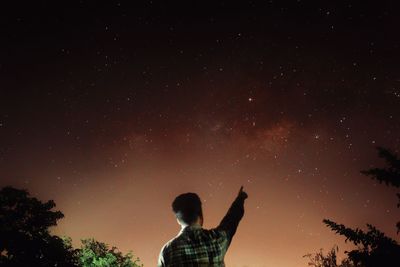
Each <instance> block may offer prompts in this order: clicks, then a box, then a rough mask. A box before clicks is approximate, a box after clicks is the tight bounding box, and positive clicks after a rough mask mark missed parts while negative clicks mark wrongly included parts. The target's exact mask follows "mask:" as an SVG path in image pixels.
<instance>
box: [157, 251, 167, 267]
mask: <svg viewBox="0 0 400 267" xmlns="http://www.w3.org/2000/svg"><path fill="white" fill-rule="evenodd" d="M164 248H165V246H164V247H163V248H162V249H161V251H160V255H159V256H158V261H157V267H166V265H165V259H164Z"/></svg>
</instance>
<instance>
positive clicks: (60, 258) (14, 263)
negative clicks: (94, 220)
mask: <svg viewBox="0 0 400 267" xmlns="http://www.w3.org/2000/svg"><path fill="white" fill-rule="evenodd" d="M55 206H56V204H55V203H54V201H53V200H49V201H47V202H45V203H42V202H41V201H39V200H38V199H36V198H34V197H31V196H29V193H28V192H27V191H26V190H20V189H15V188H13V187H4V188H2V189H1V190H0V266H7V267H21V266H30V267H50V266H51V267H54V266H57V267H141V266H142V265H140V264H139V259H138V258H136V259H135V260H133V259H132V258H133V255H132V253H128V254H126V255H124V254H122V253H121V252H119V251H118V249H117V248H116V247H112V248H111V249H110V248H109V247H108V245H106V244H105V243H102V242H99V241H96V240H94V239H85V240H82V246H81V248H79V249H74V248H73V246H72V240H71V238H69V237H64V238H60V237H58V236H55V235H51V234H50V231H49V228H50V227H52V226H56V225H57V221H58V220H60V219H62V218H63V217H64V215H63V214H62V212H61V211H53V210H52V209H53V208H55Z"/></svg>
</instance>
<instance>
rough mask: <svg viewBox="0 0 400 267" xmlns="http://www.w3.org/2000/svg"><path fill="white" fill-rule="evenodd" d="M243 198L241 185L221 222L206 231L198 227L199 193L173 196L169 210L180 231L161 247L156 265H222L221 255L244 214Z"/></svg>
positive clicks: (201, 215) (201, 217)
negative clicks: (174, 217) (171, 211)
mask: <svg viewBox="0 0 400 267" xmlns="http://www.w3.org/2000/svg"><path fill="white" fill-rule="evenodd" d="M247 197H248V195H247V193H246V192H244V191H243V186H242V187H241V188H240V190H239V194H238V195H237V197H236V199H235V200H234V201H233V203H232V205H231V207H230V208H229V210H228V212H227V214H226V215H225V217H224V218H223V219H222V221H221V223H220V224H219V225H218V226H217V227H216V228H213V229H210V230H206V229H203V228H202V226H203V212H202V209H201V200H200V198H199V196H198V195H197V194H195V193H185V194H181V195H179V196H177V197H176V198H175V200H174V202H173V203H172V210H173V211H174V213H175V215H176V218H177V222H178V224H180V225H181V231H180V232H179V234H178V235H177V236H176V237H175V238H173V239H172V240H170V241H168V242H167V243H166V244H165V245H164V246H163V247H162V249H161V252H160V255H159V258H158V264H157V266H158V267H172V266H174V267H177V266H185V267H192V266H193V267H194V266H225V264H224V256H225V253H226V251H227V250H228V247H229V245H230V243H231V241H232V237H233V236H234V235H235V233H236V229H237V227H238V225H239V222H240V220H241V219H242V217H243V215H244V201H245V199H246V198H247Z"/></svg>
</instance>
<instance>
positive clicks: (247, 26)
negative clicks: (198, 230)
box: [0, 1, 400, 267]
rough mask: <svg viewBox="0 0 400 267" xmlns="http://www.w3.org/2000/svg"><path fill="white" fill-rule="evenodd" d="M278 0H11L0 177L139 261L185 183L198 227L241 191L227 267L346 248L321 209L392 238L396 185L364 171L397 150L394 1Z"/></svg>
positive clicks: (67, 230) (0, 71)
mask: <svg viewBox="0 0 400 267" xmlns="http://www.w3.org/2000/svg"><path fill="white" fill-rule="evenodd" d="M283 2H284V1H279V3H278V1H277V2H276V3H275V2H273V1H270V2H268V3H264V4H254V3H247V4H245V5H244V6H231V5H229V4H227V3H225V4H224V3H216V2H215V1H214V3H212V4H206V3H202V4H193V6H191V5H189V4H186V5H184V6H182V5H179V6H178V5H176V6H166V5H157V4H155V3H150V2H149V3H147V4H143V5H141V6H136V7H133V6H129V5H127V4H125V3H123V2H110V3H109V4H107V5H102V4H98V3H95V2H92V1H80V2H79V3H77V4H74V3H66V4H64V6H61V5H60V6H56V4H53V3H45V4H40V5H39V4H37V5H33V4H30V5H32V6H28V5H26V6H23V7H13V6H9V7H5V8H4V9H3V10H2V11H1V13H2V14H1V16H0V17H1V19H0V21H1V24H2V37H1V39H2V41H1V44H0V46H1V62H0V80H1V85H0V86H1V89H0V90H1V96H0V170H1V177H0V179H1V180H0V185H1V186H4V185H13V186H15V187H19V188H26V189H28V190H29V192H30V193H31V194H32V195H34V196H37V197H39V198H40V199H42V200H46V199H54V200H55V202H56V203H57V208H58V209H60V210H61V211H62V212H63V213H64V214H65V218H64V219H63V220H62V221H60V223H59V226H58V227H57V228H55V229H54V232H55V233H57V234H60V235H68V236H71V237H72V238H73V240H74V243H75V244H76V245H77V244H78V241H79V239H81V238H85V237H95V238H96V239H99V240H102V241H104V242H107V243H109V244H113V245H116V246H117V247H119V248H120V249H122V250H123V251H128V250H132V251H133V252H134V254H135V255H137V256H139V257H140V258H141V259H142V261H143V263H144V264H145V266H151V265H155V263H156V258H157V256H158V253H159V250H160V248H161V246H162V245H163V244H164V243H165V242H166V241H167V240H169V239H171V238H172V237H173V236H175V235H176V234H177V232H178V231H179V227H178V225H177V223H176V221H175V219H174V216H173V214H172V211H171V202H172V200H173V198H174V197H175V196H176V195H177V194H180V193H183V192H188V191H191V192H196V193H198V194H199V195H200V197H201V198H202V200H203V207H204V215H205V227H213V226H216V225H217V224H218V223H219V220H221V219H222V217H223V215H224V214H225V212H226V211H227V208H228V207H229V205H230V203H231V201H232V200H233V199H234V197H235V194H236V193H237V191H238V189H239V188H240V186H241V185H243V186H244V188H245V190H246V191H247V192H248V194H249V199H248V202H247V203H246V214H245V217H244V219H243V221H242V222H241V224H240V226H239V229H238V232H237V234H236V236H235V237H234V240H233V242H232V245H231V248H230V250H229V252H228V254H227V256H226V262H227V264H228V266H287V267H294V266H306V265H307V261H306V259H304V258H302V256H303V255H305V254H307V253H309V252H315V251H318V250H319V249H320V248H325V249H330V248H331V247H332V246H333V245H335V244H337V245H339V247H340V249H341V251H342V252H343V251H344V250H345V249H346V248H349V247H350V244H345V243H344V240H343V238H341V237H340V236H336V235H335V234H334V233H333V232H331V231H330V230H329V229H328V228H326V227H325V226H324V225H323V224H322V219H324V218H329V219H332V220H335V221H337V222H340V223H344V224H346V225H348V226H352V227H364V226H365V224H366V223H372V224H374V225H376V226H377V227H379V228H380V229H382V230H384V231H385V232H386V233H388V235H391V236H392V237H397V236H396V233H395V226H394V225H395V222H396V219H397V218H396V215H398V211H397V210H396V198H395V192H394V191H392V190H391V189H390V188H386V187H385V186H383V185H379V184H376V183H375V182H374V181H372V180H370V179H369V178H367V177H365V176H362V175H361V174H360V173H359V171H360V170H363V169H367V168H370V167H372V166H384V165H383V164H384V163H383V162H382V161H381V160H380V159H378V157H377V153H376V149H375V148H376V146H384V147H388V148H390V149H392V150H393V151H395V152H398V150H399V148H400V142H399V133H400V120H399V116H400V77H399V73H398V70H399V69H398V62H399V60H400V58H399V45H400V38H399V37H398V34H396V33H397V25H399V21H398V16H397V14H396V13H395V12H394V10H395V9H394V6H392V5H391V4H379V6H375V5H372V4H367V3H363V4H358V3H355V2H354V3H353V1H343V3H341V4H340V3H335V4H333V3H332V4H324V5H323V4H321V3H319V4H312V3H303V2H302V1H297V2H295V3H294V1H293V3H290V4H289V3H286V4H285V3H283Z"/></svg>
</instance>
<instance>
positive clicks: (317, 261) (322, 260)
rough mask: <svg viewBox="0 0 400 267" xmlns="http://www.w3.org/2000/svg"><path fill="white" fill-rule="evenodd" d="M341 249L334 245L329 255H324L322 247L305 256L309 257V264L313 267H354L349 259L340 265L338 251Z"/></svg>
mask: <svg viewBox="0 0 400 267" xmlns="http://www.w3.org/2000/svg"><path fill="white" fill-rule="evenodd" d="M338 251H339V247H338V246H335V247H333V248H332V249H331V250H330V251H329V252H328V254H327V255H324V253H323V250H322V249H320V251H319V252H316V253H313V254H311V253H309V254H307V255H304V256H303V257H304V258H308V259H309V263H308V266H312V267H354V265H353V263H352V262H351V260H349V259H344V260H342V262H341V263H340V264H339V265H338V264H337V256H336V253H337V252H338Z"/></svg>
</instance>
